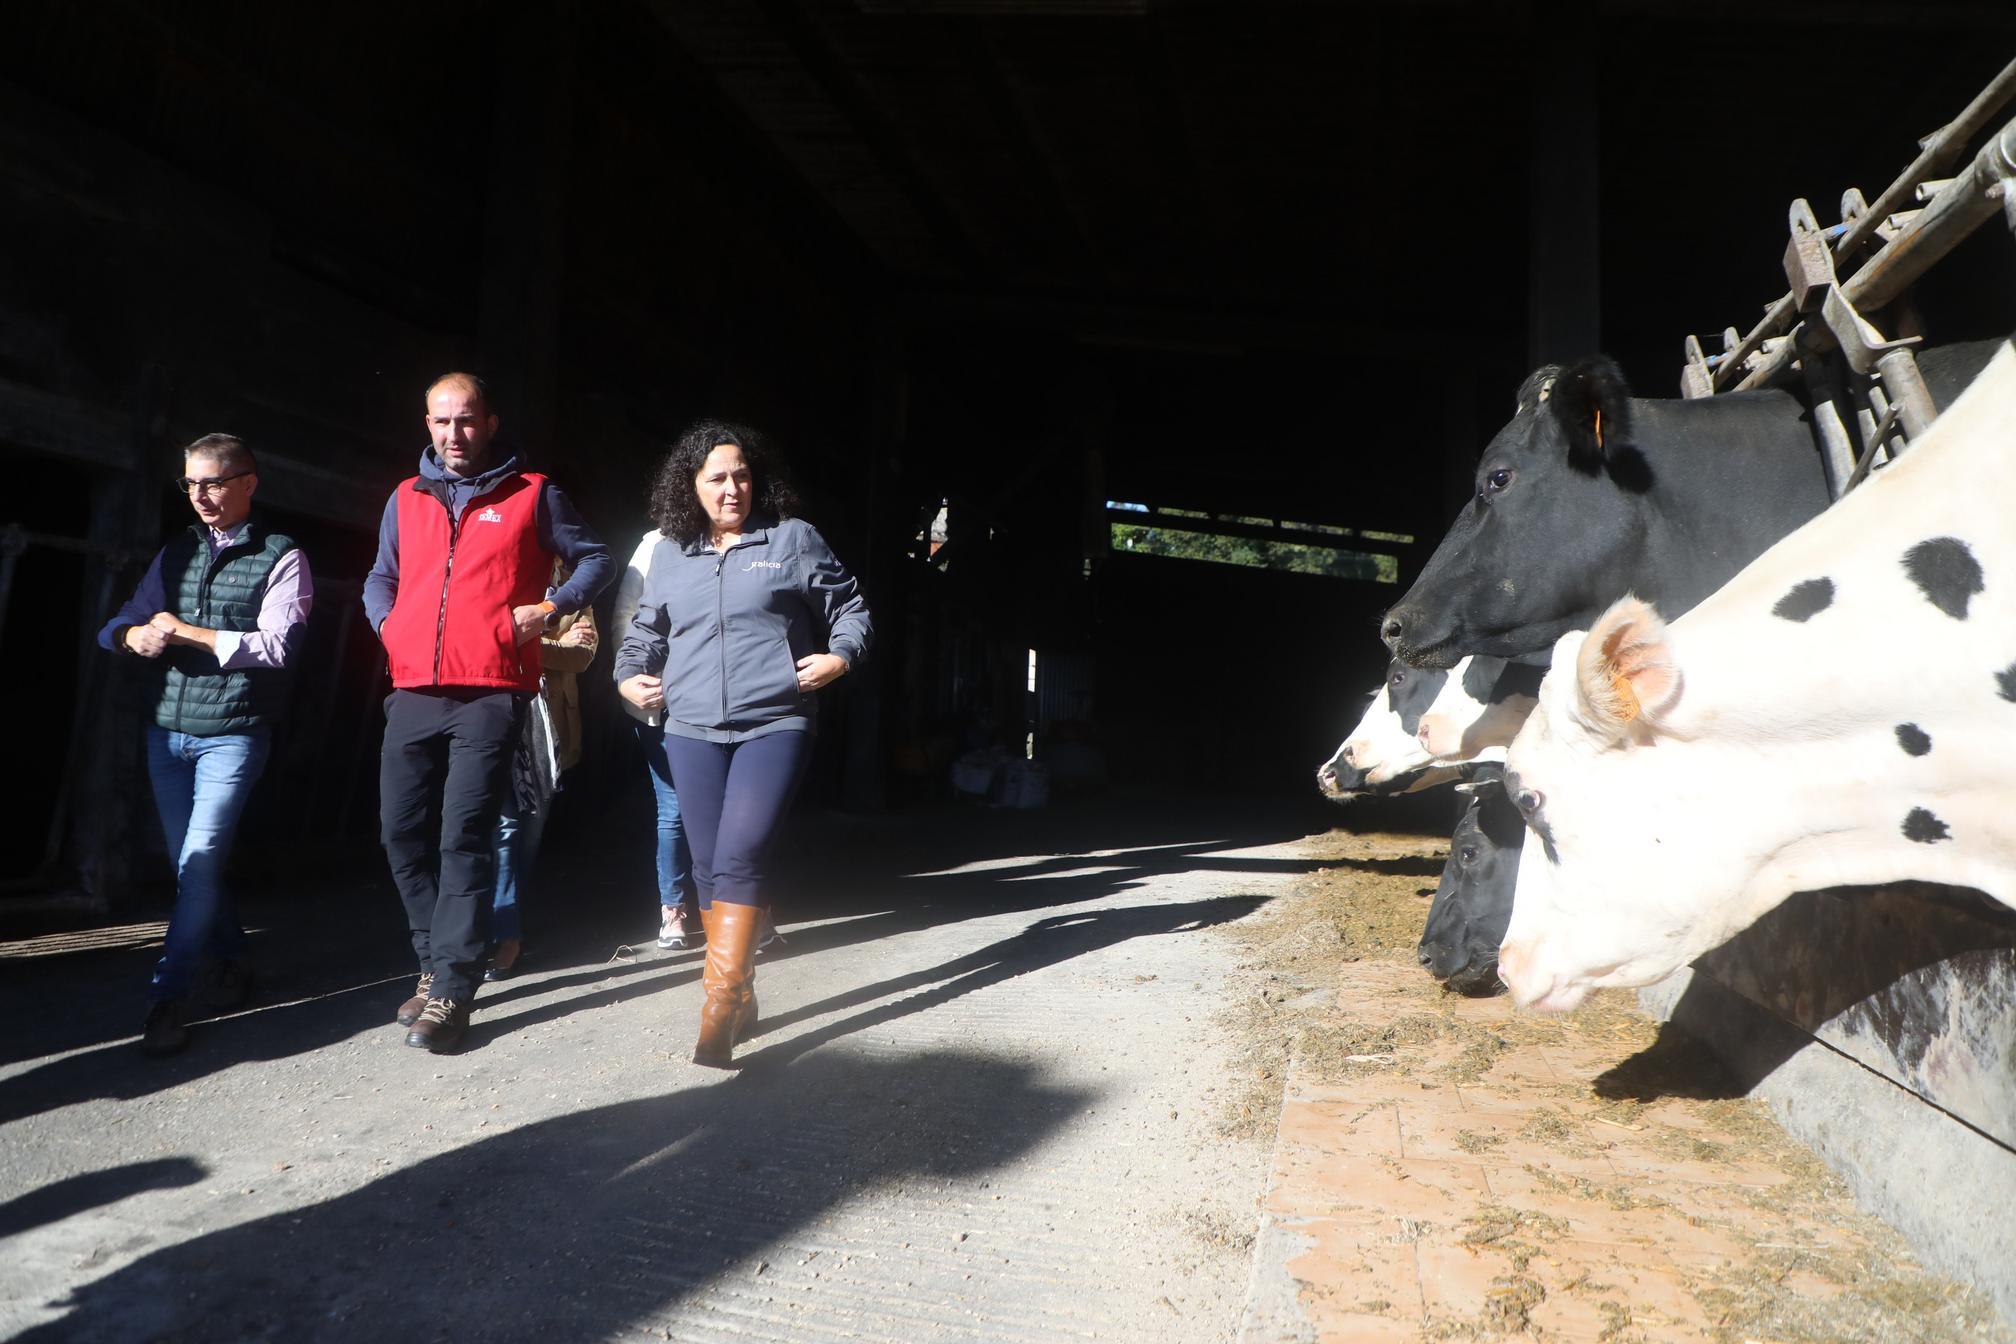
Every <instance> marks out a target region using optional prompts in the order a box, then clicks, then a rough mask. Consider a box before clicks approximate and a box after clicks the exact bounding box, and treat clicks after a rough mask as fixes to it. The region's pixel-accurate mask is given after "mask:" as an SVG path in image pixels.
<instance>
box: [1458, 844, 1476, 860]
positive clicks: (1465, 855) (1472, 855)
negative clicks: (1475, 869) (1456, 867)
mask: <svg viewBox="0 0 2016 1344" xmlns="http://www.w3.org/2000/svg"><path fill="white" fill-rule="evenodd" d="M1459 857H1461V858H1462V860H1463V862H1465V863H1475V862H1477V846H1475V845H1465V846H1463V848H1462V850H1461V851H1460V854H1459Z"/></svg>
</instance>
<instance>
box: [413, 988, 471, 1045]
mask: <svg viewBox="0 0 2016 1344" xmlns="http://www.w3.org/2000/svg"><path fill="white" fill-rule="evenodd" d="M468 1030H469V1005H468V1004H467V1003H466V1002H460V1001H457V1000H455V999H429V1000H427V1006H426V1007H425V1008H424V1009H422V1010H421V1013H420V1016H419V1017H417V1018H415V1019H413V1030H411V1031H409V1032H407V1033H406V1044H408V1045H411V1046H415V1047H417V1048H419V1049H421V1050H432V1051H434V1052H435V1053H436V1054H439V1053H441V1052H442V1051H444V1050H453V1049H454V1048H455V1047H456V1046H457V1045H459V1044H460V1043H461V1041H462V1033H464V1032H466V1031H468Z"/></svg>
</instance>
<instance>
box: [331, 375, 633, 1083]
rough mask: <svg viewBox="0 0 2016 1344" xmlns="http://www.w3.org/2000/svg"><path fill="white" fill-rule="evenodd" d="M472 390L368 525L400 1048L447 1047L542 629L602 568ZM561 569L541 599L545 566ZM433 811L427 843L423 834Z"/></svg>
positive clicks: (475, 961) (461, 1016)
mask: <svg viewBox="0 0 2016 1344" xmlns="http://www.w3.org/2000/svg"><path fill="white" fill-rule="evenodd" d="M497 423H498V422H497V415H496V413H495V412H494V411H493V410H492V409H491V407H490V398H489V395H488V394H487V392H486V391H485V389H484V387H483V384H482V382H481V381H480V380H479V379H477V378H476V377H474V376H473V375H470V374H466V373H450V374H444V375H443V376H442V377H440V378H438V379H436V380H435V382H434V385H433V386H432V387H429V388H428V389H427V432H428V435H429V437H430V438H431V439H432V443H431V444H430V446H429V447H428V448H426V449H425V450H424V451H422V453H421V454H420V473H419V475H417V476H412V477H409V478H408V479H406V480H405V481H402V482H401V483H400V485H399V488H398V489H396V490H394V491H393V492H392V497H391V498H390V499H388V500H387V501H386V502H385V514H384V517H383V518H382V519H381V520H380V522H379V524H378V559H377V562H376V563H375V564H373V565H372V567H371V573H370V575H369V576H368V577H366V579H365V580H364V610H365V613H366V614H367V615H368V616H369V617H370V619H371V625H372V628H373V629H375V630H376V631H377V632H378V638H379V641H380V642H381V643H383V644H384V646H385V657H386V660H387V662H388V663H389V664H390V665H391V670H392V694H391V696H390V697H388V698H387V699H386V701H385V747H384V754H383V756H382V758H381V760H380V765H379V776H378V797H379V808H380V822H381V830H382V835H383V839H384V842H385V856H386V858H387V859H389V860H390V861H391V865H392V879H393V881H394V882H395V883H397V885H398V887H399V898H400V900H401V901H403V902H404V903H405V905H406V922H407V925H408V927H409V928H411V930H412V932H413V951H414V954H415V955H416V956H417V957H418V958H419V960H420V983H419V985H418V987H417V988H416V989H415V991H414V994H413V997H412V998H410V999H408V1000H406V1002H405V1003H403V1004H401V1005H400V1006H399V1012H398V1021H399V1025H401V1026H403V1027H407V1028H409V1030H408V1032H407V1034H406V1044H408V1045H411V1046H417V1047H419V1048H420V1049H423V1050H433V1051H442V1050H449V1049H452V1048H453V1047H454V1046H455V1045H456V1044H457V1043H459V1042H460V1041H461V1039H462V1036H463V1034H464V1032H466V1031H467V1030H468V1026H469V1005H470V1000H471V999H472V998H473V997H474V996H475V992H476V984H477V982H478V980H479V979H480V978H481V975H482V961H483V944H484V933H485V928H484V926H485V923H486V920H485V903H486V901H487V899H488V897H489V894H490V888H491V879H492V865H493V862H494V858H493V850H492V835H493V833H494V832H495V831H496V828H497V813H498V810H499V808H500V806H501V805H502V802H503V798H504V790H505V789H506V788H508V787H510V775H511V757H512V754H513V752H514V751H515V749H516V746H517V742H518V730H519V726H520V724H521V723H522V722H523V719H524V712H525V705H526V702H527V701H528V699H529V698H530V697H531V696H534V695H536V694H538V692H539V631H540V628H541V627H542V626H543V625H544V624H545V621H546V618H547V617H548V616H552V615H555V614H561V615H564V614H566V613H569V612H575V611H579V610H581V609H582V608H583V607H585V606H587V605H588V603H589V601H590V599H592V598H593V597H594V596H595V594H596V593H597V592H598V591H600V590H601V588H602V586H603V585H604V584H606V583H607V582H608V581H609V579H610V576H611V575H612V574H613V573H614V572H615V565H614V563H613V562H612V561H611V559H610V557H609V548H608V547H606V546H604V545H603V544H602V543H601V542H600V541H597V540H596V539H595V537H594V535H593V534H592V533H591V532H589V530H588V526H587V524H586V523H584V522H582V520H581V515H580V514H579V513H577V512H576V511H575V509H574V506H573V504H571V503H570V502H568V499H567V496H566V495H564V494H562V493H561V492H560V489H559V487H558V486H556V485H554V484H553V483H552V482H551V481H549V480H547V479H546V478H545V477H544V476H542V475H540V474H538V473H537V472H530V471H525V470H523V469H522V468H521V467H520V465H519V456H518V454H516V453H514V452H513V451H511V449H510V448H509V447H508V446H507V445H505V444H504V443H503V442H502V441H501V440H500V439H499V438H498V434H497ZM556 555H557V556H560V557H561V558H563V559H565V560H566V561H567V562H568V563H570V564H571V565H573V566H574V573H573V576H572V577H571V578H569V579H568V580H567V582H566V583H564V584H562V585H561V586H560V587H558V588H555V589H551V590H550V591H549V589H548V587H547V583H548V580H549V579H550V578H551V576H552V573H553V557H554V556H556ZM437 810H438V814H439V816H440V827H441V829H440V835H439V839H438V843H436V842H435V841H434V840H433V838H432V837H430V836H429V835H428V834H427V832H428V829H429V827H428V821H429V817H430V814H433V813H435V812H436V811H437Z"/></svg>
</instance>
